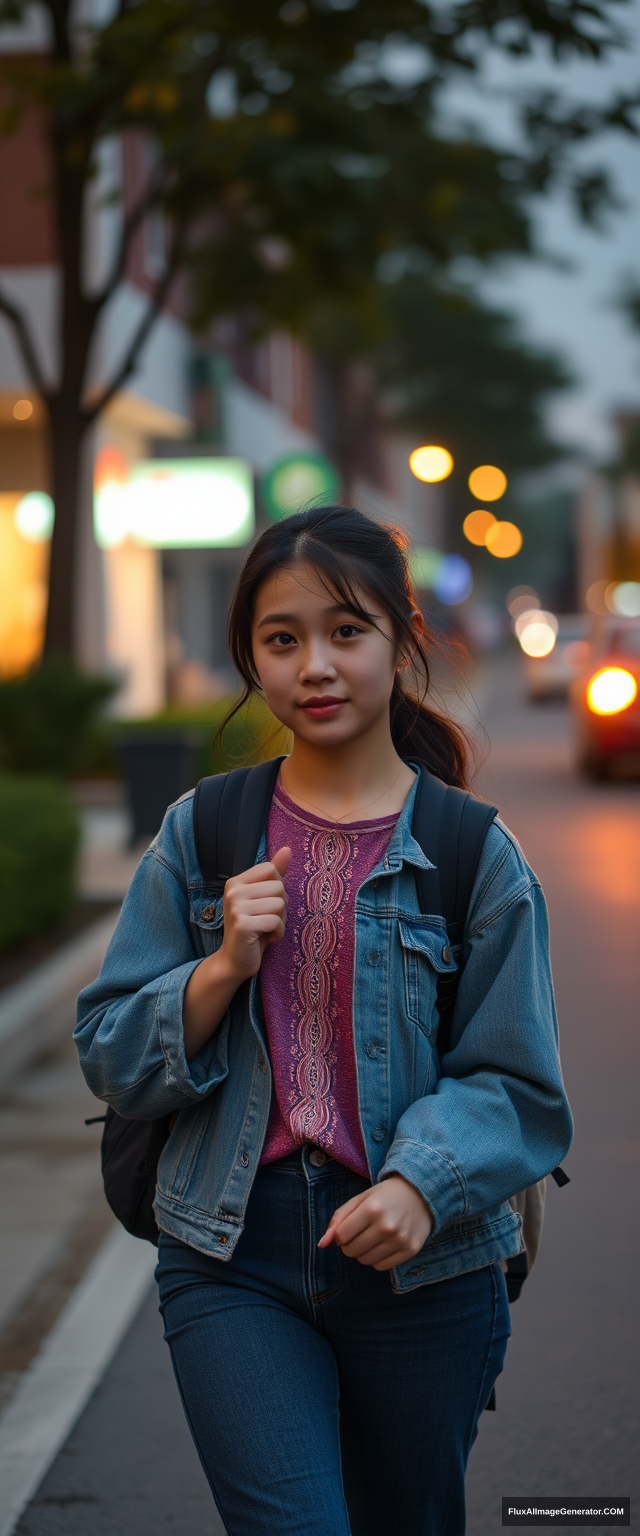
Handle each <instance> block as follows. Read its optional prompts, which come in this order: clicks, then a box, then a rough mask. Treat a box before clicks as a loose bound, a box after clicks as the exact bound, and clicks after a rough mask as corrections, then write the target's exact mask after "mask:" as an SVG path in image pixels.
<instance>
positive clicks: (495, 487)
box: [468, 464, 507, 501]
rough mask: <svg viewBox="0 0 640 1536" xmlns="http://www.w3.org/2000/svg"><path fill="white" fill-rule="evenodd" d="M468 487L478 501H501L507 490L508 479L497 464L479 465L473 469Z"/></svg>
mask: <svg viewBox="0 0 640 1536" xmlns="http://www.w3.org/2000/svg"><path fill="white" fill-rule="evenodd" d="M468 485H469V490H470V491H471V495H472V496H477V498H478V501H499V499H500V497H501V496H504V493H505V491H506V489H507V477H506V475H505V474H504V472H503V470H501V469H498V468H497V465H495V464H479V465H478V468H477V469H472V471H471V474H470V475H469V481H468Z"/></svg>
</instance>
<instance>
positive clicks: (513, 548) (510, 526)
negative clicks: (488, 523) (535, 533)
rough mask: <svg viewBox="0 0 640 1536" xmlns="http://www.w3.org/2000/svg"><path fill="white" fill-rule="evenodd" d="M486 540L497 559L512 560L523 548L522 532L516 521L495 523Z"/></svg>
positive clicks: (491, 552) (489, 549) (486, 544)
mask: <svg viewBox="0 0 640 1536" xmlns="http://www.w3.org/2000/svg"><path fill="white" fill-rule="evenodd" d="M484 542H485V547H486V548H487V549H488V551H489V554H490V555H495V556H496V559H497V560H510V559H511V557H512V555H517V554H518V551H519V550H521V549H522V534H521V532H520V529H519V528H517V527H516V524H515V523H494V524H493V527H492V528H490V529H489V532H488V534H487V537H486V539H485V541H484Z"/></svg>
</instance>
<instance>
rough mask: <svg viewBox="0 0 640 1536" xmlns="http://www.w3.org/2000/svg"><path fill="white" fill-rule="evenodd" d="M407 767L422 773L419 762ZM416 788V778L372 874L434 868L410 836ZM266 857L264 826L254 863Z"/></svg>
mask: <svg viewBox="0 0 640 1536" xmlns="http://www.w3.org/2000/svg"><path fill="white" fill-rule="evenodd" d="M409 767H410V768H413V769H415V772H416V773H417V774H421V773H422V768H421V766H420V763H409ZM417 788H418V779H416V781H415V784H412V786H411V789H410V790H409V793H408V795H407V798H406V800H405V803H404V806H403V808H402V810H401V812H400V815H399V817H398V820H397V822H396V824H395V827H394V829H393V832H392V834H391V837H390V840H389V845H388V847H387V850H386V853H385V856H384V859H383V861H382V864H381V865H380V868H379V871H376V870H374V871H373V874H374V875H375V874H376V873H380V872H384V873H385V874H395V873H396V871H397V870H399V869H402V865H403V864H413V865H415V866H416V867H417V868H418V869H434V868H435V865H434V864H432V863H431V860H430V859H428V858H427V856H426V853H423V851H422V849H421V847H420V844H419V843H417V842H416V840H415V837H413V836H412V832H411V823H412V821H413V807H414V805H415V799H416V791H417ZM266 857H267V831H266V827H265V830H264V832H263V833H262V837H261V838H260V845H259V848H258V852H257V854H256V863H257V864H260V863H261V862H262V860H263V859H266Z"/></svg>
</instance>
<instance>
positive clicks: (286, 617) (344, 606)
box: [257, 603, 362, 629]
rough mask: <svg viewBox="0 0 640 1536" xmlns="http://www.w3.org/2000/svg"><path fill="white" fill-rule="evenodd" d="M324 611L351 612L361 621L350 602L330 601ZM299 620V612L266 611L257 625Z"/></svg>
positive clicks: (288, 622)
mask: <svg viewBox="0 0 640 1536" xmlns="http://www.w3.org/2000/svg"><path fill="white" fill-rule="evenodd" d="M325 613H331V614H337V613H353V614H356V616H357V617H358V618H359V619H360V620H361V621H362V614H361V613H360V611H359V609H358V608H352V607H351V605H350V603H332V604H331V607H330V608H325ZM301 622H302V621H301V617H300V614H299V613H267V614H265V617H264V618H263V619H261V620H260V623H259V624H258V626H257V627H258V629H264V627H265V625H267V624H300V623H301Z"/></svg>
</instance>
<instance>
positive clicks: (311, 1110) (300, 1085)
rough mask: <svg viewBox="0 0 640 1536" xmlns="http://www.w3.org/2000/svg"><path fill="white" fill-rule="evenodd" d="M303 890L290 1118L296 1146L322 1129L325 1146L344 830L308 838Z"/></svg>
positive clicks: (347, 872)
mask: <svg viewBox="0 0 640 1536" xmlns="http://www.w3.org/2000/svg"><path fill="white" fill-rule="evenodd" d="M309 852H310V857H309V859H308V861H307V864H306V871H307V878H306V880H305V888H304V897H305V900H304V907H303V911H304V913H305V916H304V919H303V922H302V925H301V928H300V940H299V943H300V956H299V959H298V964H297V967H296V977H295V982H296V993H297V1000H298V1007H299V1012H298V1020H297V1033H298V1044H299V1047H300V1060H299V1062H298V1066H297V1069H296V1085H297V1089H298V1094H299V1098H298V1101H297V1103H296V1104H295V1105H294V1107H293V1108H292V1109H291V1111H290V1114H289V1124H290V1126H291V1130H292V1132H293V1135H294V1137H295V1139H296V1141H297V1142H299V1143H300V1144H302V1142H304V1141H317V1140H318V1138H319V1136H320V1135H321V1134H322V1132H323V1131H324V1132H325V1133H326V1134H325V1137H324V1138H323V1139H324V1141H325V1144H330V1143H331V1142H332V1140H333V1135H332V1131H333V1125H332V1121H333V1119H334V1115H333V1114H332V1109H331V1103H330V1095H331V1070H330V1065H329V1063H330V1053H331V1046H332V1044H333V1027H332V1026H333V1019H334V1017H335V1003H334V1002H333V1000H332V976H331V964H332V961H333V960H334V958H335V955H336V951H337V947H338V938H339V917H340V912H341V909H342V907H343V905H344V900H345V895H346V893H347V891H348V888H349V881H350V878H351V873H352V869H351V866H352V861H353V854H354V849H353V843H352V839H351V838H350V837H348V836H347V834H346V833H345V832H342V831H339V830H338V829H337V828H332V829H331V831H330V832H316V833H315V834H314V835H313V837H312V838H311V848H310V850H309Z"/></svg>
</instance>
